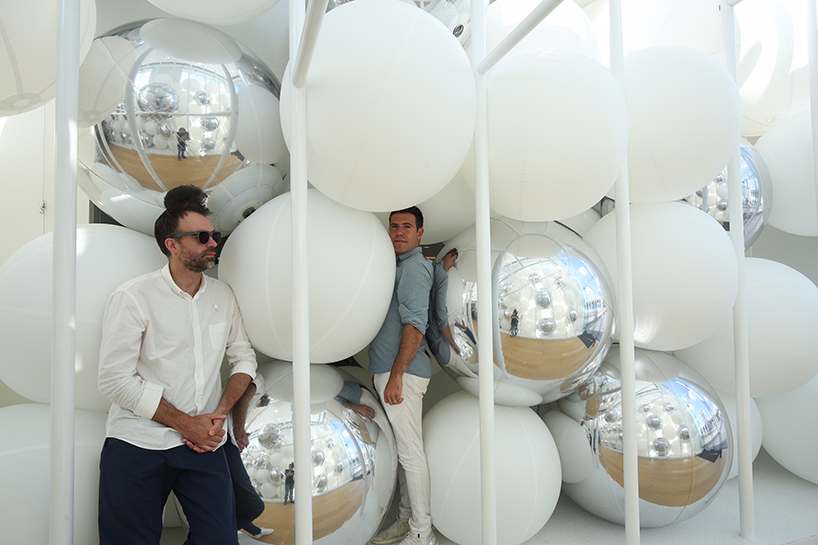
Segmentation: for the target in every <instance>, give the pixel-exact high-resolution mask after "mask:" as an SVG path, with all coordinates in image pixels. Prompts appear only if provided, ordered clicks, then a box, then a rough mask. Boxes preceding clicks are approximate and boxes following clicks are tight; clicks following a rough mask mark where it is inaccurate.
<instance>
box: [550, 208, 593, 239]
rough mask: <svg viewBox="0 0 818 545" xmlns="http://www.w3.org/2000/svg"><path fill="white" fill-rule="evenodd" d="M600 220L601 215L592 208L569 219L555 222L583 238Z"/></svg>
mask: <svg viewBox="0 0 818 545" xmlns="http://www.w3.org/2000/svg"><path fill="white" fill-rule="evenodd" d="M601 218H602V215H601V214H600V213H599V212H597V211H596V210H595V209H593V208H589V209H588V210H586V211H585V212H581V213H579V214H577V215H575V216H571V217H570V218H560V219H558V220H557V222H558V223H561V224H563V225H565V226H566V227H568V228H569V229H571V230H572V231H574V232H575V233H576V234H578V235H579V236H581V237H584V236H585V235H586V234H587V233H588V231H590V230H591V227H593V226H594V225H596V222H598V221H599V220H600V219H601Z"/></svg>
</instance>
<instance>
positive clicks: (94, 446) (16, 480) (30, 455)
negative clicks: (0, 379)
mask: <svg viewBox="0 0 818 545" xmlns="http://www.w3.org/2000/svg"><path fill="white" fill-rule="evenodd" d="M105 420H106V415H105V413H100V412H93V411H82V410H78V411H74V426H75V435H74V502H73V508H74V521H73V528H74V533H73V536H72V539H73V543H98V542H99V536H98V534H99V532H98V529H97V528H98V525H97V504H98V496H99V453H100V451H101V450H102V443H103V441H104V440H105ZM0 426H2V428H3V440H2V441H0V482H2V483H3V491H4V493H5V494H6V498H7V499H6V500H5V501H4V502H3V509H0V525H2V528H3V542H4V543H32V544H34V543H48V542H49V531H48V529H49V514H48V512H49V509H48V505H49V496H50V493H51V478H50V473H51V472H50V471H49V467H50V465H51V407H50V406H49V405H41V404H37V403H32V404H23V405H11V406H9V407H3V408H0Z"/></svg>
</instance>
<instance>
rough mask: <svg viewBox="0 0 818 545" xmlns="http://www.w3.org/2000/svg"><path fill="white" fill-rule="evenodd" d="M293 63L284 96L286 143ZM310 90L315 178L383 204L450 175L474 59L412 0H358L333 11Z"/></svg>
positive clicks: (337, 196) (368, 203)
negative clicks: (386, 0)
mask: <svg viewBox="0 0 818 545" xmlns="http://www.w3.org/2000/svg"><path fill="white" fill-rule="evenodd" d="M350 36H354V37H355V39H354V40H350V39H349V38H350ZM291 71H292V66H291V65H288V67H287V71H286V72H285V74H284V84H283V85H282V95H281V121H282V127H283V128H284V137H285V138H286V139H287V143H288V145H289V146H290V147H291V146H292V141H291V135H290V126H291V121H290V119H289V116H290V95H289V93H290V85H289V81H290V77H291ZM305 89H306V96H307V99H306V100H307V128H306V130H307V167H308V170H309V178H310V182H312V184H313V185H314V186H315V187H316V188H318V189H319V190H320V191H321V192H322V193H324V194H325V195H327V196H329V197H330V198H332V199H334V200H336V201H338V202H340V203H341V204H344V205H346V206H350V207H352V208H358V209H361V210H368V211H372V212H385V211H389V210H400V209H402V208H407V207H409V206H412V205H415V204H417V203H419V202H423V201H424V200H426V199H428V198H430V197H431V196H432V195H434V194H435V193H437V192H438V191H440V189H442V188H443V186H445V185H446V184H447V183H448V182H449V181H450V180H451V179H452V177H453V176H454V175H455V174H456V173H457V171H458V169H459V168H460V165H461V164H462V163H463V159H464V158H465V157H466V153H467V152H468V150H469V146H470V145H471V141H472V136H473V132H474V124H475V111H476V98H475V95H476V91H475V86H474V76H473V73H472V68H471V65H470V64H469V59H468V57H467V56H466V53H465V52H464V51H463V48H462V47H461V46H460V44H459V43H458V41H457V39H456V38H455V37H454V36H453V35H452V34H451V33H450V32H449V31H448V29H447V28H446V27H445V26H444V25H443V24H442V23H441V22H440V21H438V20H437V19H435V18H434V17H433V16H432V15H430V14H429V13H426V12H425V11H423V10H421V9H417V7H415V6H414V5H410V4H406V3H403V2H383V1H380V0H355V2H350V3H347V4H343V5H341V6H338V7H337V8H335V9H333V10H332V11H331V12H329V13H328V14H327V15H326V18H325V19H324V23H323V25H322V27H321V33H320V34H319V36H318V43H317V44H316V48H315V55H314V57H313V59H312V64H311V65H310V71H309V75H308V76H307V82H306V87H305ZM339 104H340V105H342V107H339Z"/></svg>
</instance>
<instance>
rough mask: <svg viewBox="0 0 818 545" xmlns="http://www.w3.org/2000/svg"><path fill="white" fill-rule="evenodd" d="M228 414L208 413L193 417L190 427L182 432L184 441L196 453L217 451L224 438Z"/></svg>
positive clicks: (189, 422) (189, 423)
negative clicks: (224, 427)
mask: <svg viewBox="0 0 818 545" xmlns="http://www.w3.org/2000/svg"><path fill="white" fill-rule="evenodd" d="M225 419H227V415H226V414H217V413H207V414H200V415H196V416H191V417H190V420H189V421H188V425H187V426H186V427H185V429H184V430H183V431H182V441H183V442H184V443H185V445H187V446H188V447H190V448H191V449H193V450H194V451H196V452H199V453H202V452H210V451H213V450H216V448H217V447H218V446H219V445H220V444H221V442H222V438H223V437H224V430H223V429H222V427H223V426H224V421H225Z"/></svg>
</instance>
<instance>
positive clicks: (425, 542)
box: [400, 532, 437, 545]
mask: <svg viewBox="0 0 818 545" xmlns="http://www.w3.org/2000/svg"><path fill="white" fill-rule="evenodd" d="M400 545H437V537H436V536H435V533H434V532H432V533H430V534H429V536H428V537H426V538H423V537H420V536H419V535H418V534H406V536H404V538H403V540H402V541H401V542H400Z"/></svg>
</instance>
